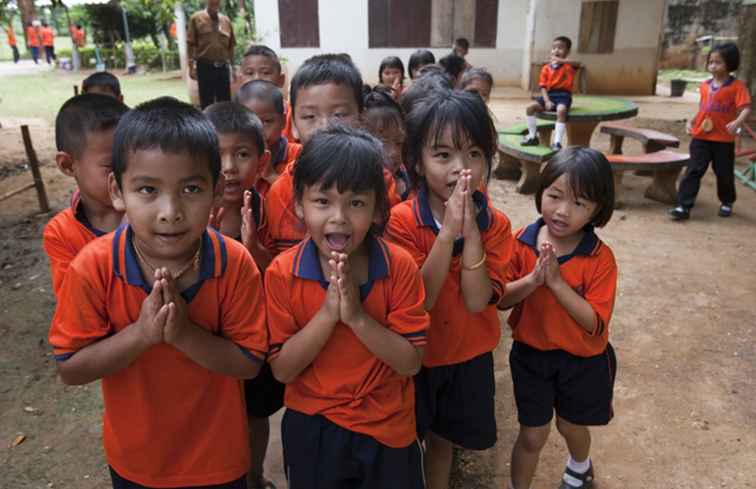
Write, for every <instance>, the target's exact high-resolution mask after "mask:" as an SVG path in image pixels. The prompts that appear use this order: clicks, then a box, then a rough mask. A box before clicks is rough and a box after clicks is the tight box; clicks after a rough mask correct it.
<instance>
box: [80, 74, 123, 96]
mask: <svg viewBox="0 0 756 489" xmlns="http://www.w3.org/2000/svg"><path fill="white" fill-rule="evenodd" d="M94 86H101V87H105V88H107V89H108V90H110V91H111V92H113V94H114V95H115V96H116V97H120V96H121V83H120V82H119V81H118V78H116V76H115V75H114V74H112V73H109V72H107V71H98V72H97V73H92V74H91V75H89V76H88V77H86V78H85V79H84V81H82V82H81V91H82V92H84V93H87V92H89V90H90V89H91V88H92V87H94Z"/></svg>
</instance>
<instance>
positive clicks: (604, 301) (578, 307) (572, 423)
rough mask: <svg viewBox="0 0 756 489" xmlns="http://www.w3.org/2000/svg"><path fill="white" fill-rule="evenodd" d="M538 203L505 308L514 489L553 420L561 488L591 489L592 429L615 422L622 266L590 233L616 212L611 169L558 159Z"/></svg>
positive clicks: (590, 161)
mask: <svg viewBox="0 0 756 489" xmlns="http://www.w3.org/2000/svg"><path fill="white" fill-rule="evenodd" d="M535 202H536V208H537V209H538V212H540V213H541V217H540V218H539V219H538V220H537V221H536V222H535V223H533V224H531V225H529V226H527V227H525V228H522V229H520V230H518V231H517V232H516V233H515V238H516V239H515V245H514V253H513V255H512V261H511V263H510V267H509V273H508V275H507V280H509V283H508V284H507V288H506V290H505V291H504V294H503V297H502V299H501V302H500V303H499V308H501V309H506V308H509V307H514V309H513V310H512V313H511V315H510V316H509V325H510V326H511V327H512V337H513V338H514V342H513V344H512V351H511V353H510V356H509V363H510V370H511V373H512V383H513V384H514V395H515V402H516V404H517V414H518V421H519V423H520V432H519V435H518V437H517V440H516V441H515V445H514V448H513V449H512V463H511V471H512V472H511V480H510V484H509V487H510V489H528V488H529V487H530V483H531V481H532V480H533V475H534V474H535V470H536V465H537V464H538V458H539V455H540V453H541V449H542V448H543V446H544V444H545V443H546V439H547V438H548V436H549V430H550V425H551V419H552V417H553V415H554V411H556V414H557V419H556V426H557V429H558V430H559V433H560V434H561V435H562V437H563V438H564V439H565V441H566V442H567V447H568V449H569V453H570V456H569V458H568V461H567V467H566V468H565V470H564V474H563V476H562V482H561V485H560V489H577V488H581V489H588V488H589V487H591V485H592V483H593V479H594V475H593V465H592V463H591V459H590V457H589V451H590V445H591V435H590V432H589V431H588V426H596V425H606V424H608V423H609V421H610V420H611V419H612V417H613V415H614V411H613V409H612V397H613V390H614V378H615V373H616V370H617V360H616V358H615V355H614V350H613V348H612V346H611V344H610V343H609V320H610V319H611V316H612V310H613V309H614V298H615V294H616V287H617V264H616V263H615V261H614V254H613V253H612V250H611V249H609V247H608V246H607V245H606V244H605V243H603V242H602V241H601V240H600V239H599V238H598V237H597V236H596V234H595V233H594V227H603V226H604V225H606V224H607V223H608V222H609V219H611V217H612V212H613V210H614V180H613V178H612V169H611V166H610V164H609V162H608V161H607V160H606V158H605V157H604V155H602V154H601V153H599V152H598V151H595V150H593V149H589V148H568V149H565V150H562V151H560V152H559V153H557V155H556V156H555V157H554V158H553V159H551V160H550V161H549V162H548V163H547V164H546V166H545V167H544V169H543V171H542V172H541V183H540V187H539V189H538V191H537V192H536V197H535Z"/></svg>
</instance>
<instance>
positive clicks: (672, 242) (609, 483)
mask: <svg viewBox="0 0 756 489" xmlns="http://www.w3.org/2000/svg"><path fill="white" fill-rule="evenodd" d="M634 100H635V101H636V102H637V103H638V105H639V107H640V116H641V117H640V118H637V119H635V120H634V121H632V122H633V124H636V125H638V126H643V127H652V128H656V129H659V130H663V131H667V132H671V133H673V134H676V135H678V136H680V137H682V138H683V145H682V146H681V147H682V148H683V150H684V148H685V147H687V141H688V140H687V138H686V137H685V136H684V135H683V134H682V133H683V127H684V122H683V120H684V119H685V118H686V117H689V116H691V115H692V114H693V113H694V111H695V102H696V100H695V98H691V97H686V98H683V99H669V98H667V97H663V96H662V97H640V98H636V99H634ZM526 104H527V96H526V94H525V93H524V92H522V91H520V90H513V89H504V90H502V89H499V90H497V91H496V92H495V93H494V99H493V102H492V108H493V110H494V113H495V114H496V116H497V119H498V120H499V122H500V123H501V124H509V123H513V122H515V121H516V120H521V119H522V114H523V108H524V107H525V105H526ZM0 122H1V123H2V126H3V127H2V129H0V195H2V194H4V193H6V192H8V191H10V190H12V189H14V188H17V187H19V186H21V185H23V184H25V183H26V182H29V181H31V177H30V174H29V173H28V171H25V168H24V161H25V157H24V153H23V146H22V145H21V140H20V132H19V129H18V125H19V124H20V123H28V124H30V126H31V129H32V136H33V139H34V143H35V147H36V149H37V153H38V155H39V157H40V159H41V160H42V161H43V163H44V166H43V175H44V178H45V183H46V185H47V190H48V194H49V198H50V201H51V203H52V205H53V206H54V207H55V209H56V210H60V209H61V208H63V207H64V206H65V205H66V204H67V202H68V198H69V196H70V193H71V191H72V189H73V182H72V181H71V180H69V179H67V178H65V177H63V176H62V175H60V174H59V173H58V172H57V171H56V170H55V168H54V165H53V154H54V140H53V131H52V129H51V127H50V123H49V122H47V121H43V120H18V119H16V120H13V119H9V118H2V117H0ZM592 145H593V146H594V147H597V148H600V149H606V148H608V138H607V137H604V136H603V135H600V134H599V133H598V131H596V134H595V135H594V140H593V141H592ZM625 148H626V152H640V146H639V145H637V144H634V143H632V142H629V141H628V142H626V143H625ZM647 181H648V179H647V178H644V177H639V176H635V175H627V176H626V177H625V180H624V181H623V192H624V197H623V198H624V202H625V206H624V207H623V208H622V209H621V210H619V211H617V212H616V213H615V215H614V217H613V219H612V221H611V222H610V223H609V225H608V226H606V228H605V229H602V230H600V232H599V234H600V236H601V237H602V239H604V240H605V241H606V242H607V243H608V244H609V245H610V246H611V247H612V249H613V250H614V253H615V255H616V258H617V262H618V264H619V268H620V282H619V288H618V297H617V302H616V309H615V312H614V316H613V319H612V322H611V325H610V329H611V333H610V334H611V341H612V343H613V344H614V346H615V348H616V351H617V355H618V360H619V372H618V378H617V384H616V389H615V411H616V417H615V419H614V420H613V422H612V423H611V424H610V425H609V426H608V427H606V428H601V429H596V430H594V431H593V438H594V444H593V450H592V456H593V460H594V464H595V467H596V477H597V482H596V487H599V488H601V489H620V488H631V489H634V488H647V489H688V488H690V489H693V488H695V489H708V488H723V487H728V488H751V487H756V465H754V460H756V458H755V455H754V454H756V388H755V387H756V360H754V358H756V343H755V342H754V341H753V340H752V337H753V335H754V329H756V323H755V322H754V317H756V303H754V295H755V294H754V293H755V292H756V267H754V260H753V253H754V248H753V243H754V242H756V226H755V225H754V224H756V192H754V191H752V190H750V189H748V188H746V187H745V186H743V185H742V184H740V183H738V184H737V190H738V196H739V200H738V202H737V204H736V206H735V215H734V216H733V217H732V218H730V219H727V220H725V219H721V218H718V217H717V216H716V211H717V206H718V202H717V200H716V190H715V187H714V177H713V174H711V173H710V174H709V175H707V177H706V178H705V179H704V182H703V187H702V190H701V194H700V197H699V201H698V205H697V207H696V209H695V210H694V213H693V219H692V220H690V221H689V222H685V223H673V222H670V221H669V220H668V219H667V217H666V215H665V211H666V206H664V205H662V204H659V203H657V202H653V201H649V200H646V199H644V198H643V197H642V193H643V188H644V187H645V185H646V184H647ZM490 189H491V195H492V197H493V200H494V202H495V204H496V206H497V207H498V208H500V209H501V210H503V211H504V212H505V213H506V214H507V215H508V216H509V218H510V219H511V221H512V223H513V226H514V227H520V226H523V225H526V224H528V223H530V222H532V221H533V220H534V219H535V218H536V217H537V213H536V210H535V206H534V204H533V199H532V197H531V196H524V195H520V194H518V193H516V191H515V185H514V182H510V181H502V180H495V181H493V182H492V183H491V186H490ZM37 212H38V207H37V202H36V197H35V195H34V192H33V191H32V192H27V193H24V194H22V195H19V196H17V197H14V198H12V199H10V200H6V201H4V202H2V204H1V205H0V311H2V315H0V338H2V339H1V340H0V341H1V342H2V343H1V347H0V376H1V378H2V379H3V382H2V384H1V385H0V467H2V468H1V469H0V487H2V488H5V489H22V488H23V489H26V488H40V489H44V488H53V487H55V488H82V489H90V488H91V489H94V488H105V487H109V479H108V476H107V470H106V466H105V463H104V457H103V453H102V445H101V439H100V437H101V424H100V411H101V397H100V391H99V385H97V384H92V385H89V386H84V387H67V386H64V385H62V384H61V383H60V382H59V381H58V380H57V379H56V375H55V366H54V361H53V360H52V358H51V357H50V353H49V348H48V346H47V344H46V338H47V329H48V325H49V321H50V317H51V315H52V312H53V310H54V306H55V303H54V300H53V296H52V293H51V291H50V279H49V272H48V268H47V260H46V258H45V256H44V253H43V251H42V248H41V240H40V236H41V232H42V228H43V226H44V224H45V223H46V221H47V220H48V219H49V218H50V215H49V214H46V215H39V214H38V213H37ZM502 319H506V316H505V315H502ZM504 331H505V333H504V335H503V339H502V343H501V345H500V347H499V349H498V351H497V353H496V358H497V371H496V379H497V415H498V426H499V441H498V444H497V446H496V448H495V449H492V450H489V451H487V452H483V453H475V452H460V453H458V454H457V458H456V460H457V463H456V464H455V469H454V474H453V479H454V484H453V485H454V487H456V488H465V489H467V488H503V487H506V480H507V478H508V476H509V466H508V465H509V453H510V450H511V447H512V444H513V441H514V438H515V436H516V434H517V423H516V419H517V418H516V412H515V407H514V401H513V398H512V387H511V380H510V374H509V368H508V362H507V355H508V351H509V348H510V343H511V340H510V338H509V334H508V329H507V327H506V326H504ZM272 432H273V436H272V438H273V439H272V441H271V448H270V456H269V460H268V475H269V476H270V477H271V478H272V479H274V480H275V481H277V482H278V484H279V486H278V487H279V488H283V487H285V483H284V482H283V480H282V479H283V477H282V471H281V460H280V459H281V452H280V442H279V438H278V426H277V420H275V419H274V427H273V429H272ZM20 436H24V437H25V438H24V440H23V442H21V443H20V444H17V445H15V444H14V441H18V440H19V439H20V438H19V437H20ZM14 445H15V446H14ZM565 460H566V451H565V447H564V444H563V442H562V441H561V440H560V438H559V436H558V434H556V431H554V435H553V436H552V437H551V438H550V440H549V442H548V444H547V446H546V448H545V450H544V452H543V456H542V459H541V464H540V466H539V469H538V475H537V477H536V480H535V482H534V486H533V487H535V488H546V487H556V485H557V481H558V479H559V477H560V474H561V471H562V469H563V466H564V463H565Z"/></svg>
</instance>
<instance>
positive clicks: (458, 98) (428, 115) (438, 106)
mask: <svg viewBox="0 0 756 489" xmlns="http://www.w3.org/2000/svg"><path fill="white" fill-rule="evenodd" d="M405 121H406V127H407V139H406V142H405V144H404V161H405V163H406V168H407V171H408V172H409V173H410V180H411V181H413V182H420V181H422V180H423V179H422V178H421V176H420V175H419V174H418V173H417V167H418V165H419V164H420V163H421V162H422V157H423V149H424V148H425V147H426V146H428V145H434V144H436V143H437V142H438V141H439V140H440V139H441V137H442V136H443V133H444V131H445V130H446V129H447V128H450V129H451V133H452V140H453V143H454V145H455V146H456V147H461V141H460V138H461V137H463V136H466V137H467V138H468V139H469V140H470V141H472V142H474V143H475V144H477V145H478V146H479V147H480V149H481V150H482V151H483V155H484V156H485V159H486V163H487V165H488V171H487V175H488V176H489V177H490V175H491V166H492V165H493V157H494V154H495V152H496V147H497V134H496V127H495V126H494V123H493V120H492V119H491V115H490V113H489V112H488V107H487V106H486V104H485V102H483V99H482V98H481V97H480V96H479V95H477V94H474V93H472V92H465V91H462V90H443V91H435V92H431V93H429V94H428V95H427V96H426V97H424V98H422V99H421V100H419V101H418V102H417V103H416V104H415V107H413V109H412V112H410V113H409V114H407V117H406V119H405Z"/></svg>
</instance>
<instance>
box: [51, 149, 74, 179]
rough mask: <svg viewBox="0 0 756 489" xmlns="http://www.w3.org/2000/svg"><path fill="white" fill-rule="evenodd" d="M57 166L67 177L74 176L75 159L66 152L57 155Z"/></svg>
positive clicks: (59, 152)
mask: <svg viewBox="0 0 756 489" xmlns="http://www.w3.org/2000/svg"><path fill="white" fill-rule="evenodd" d="M55 164H56V165H57V166H58V170H60V172H61V173H62V174H64V175H66V176H67V177H73V176H74V159H73V156H71V154H70V153H66V152H65V151H58V152H57V153H55Z"/></svg>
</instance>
